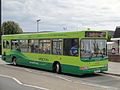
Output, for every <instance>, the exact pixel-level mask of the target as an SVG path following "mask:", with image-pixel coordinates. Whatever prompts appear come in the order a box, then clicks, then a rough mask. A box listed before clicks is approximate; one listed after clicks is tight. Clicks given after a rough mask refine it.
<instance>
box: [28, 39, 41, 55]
mask: <svg viewBox="0 0 120 90" xmlns="http://www.w3.org/2000/svg"><path fill="white" fill-rule="evenodd" d="M38 46H39V40H38V39H35V40H28V52H31V53H39V48H38Z"/></svg>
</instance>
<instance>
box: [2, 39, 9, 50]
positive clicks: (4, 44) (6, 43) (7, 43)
mask: <svg viewBox="0 0 120 90" xmlns="http://www.w3.org/2000/svg"><path fill="white" fill-rule="evenodd" d="M3 48H5V49H10V40H4V41H3Z"/></svg>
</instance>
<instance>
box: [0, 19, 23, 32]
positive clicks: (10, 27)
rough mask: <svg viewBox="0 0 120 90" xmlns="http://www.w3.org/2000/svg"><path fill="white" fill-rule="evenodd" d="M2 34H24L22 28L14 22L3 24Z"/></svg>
mask: <svg viewBox="0 0 120 90" xmlns="http://www.w3.org/2000/svg"><path fill="white" fill-rule="evenodd" d="M1 28H2V34H20V33H23V31H22V29H21V28H20V26H19V25H18V24H17V23H15V22H14V21H6V22H3V24H2V26H1Z"/></svg>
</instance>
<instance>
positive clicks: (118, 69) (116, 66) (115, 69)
mask: <svg viewBox="0 0 120 90" xmlns="http://www.w3.org/2000/svg"><path fill="white" fill-rule="evenodd" d="M104 73H106V74H111V75H116V76H120V62H111V61H109V63H108V71H105V72H104Z"/></svg>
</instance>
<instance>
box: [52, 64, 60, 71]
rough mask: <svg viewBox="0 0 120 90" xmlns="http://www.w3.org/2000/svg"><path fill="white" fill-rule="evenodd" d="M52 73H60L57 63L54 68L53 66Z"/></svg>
mask: <svg viewBox="0 0 120 90" xmlns="http://www.w3.org/2000/svg"><path fill="white" fill-rule="evenodd" d="M53 72H55V73H61V66H60V64H59V63H56V64H55V65H54V66H53Z"/></svg>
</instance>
